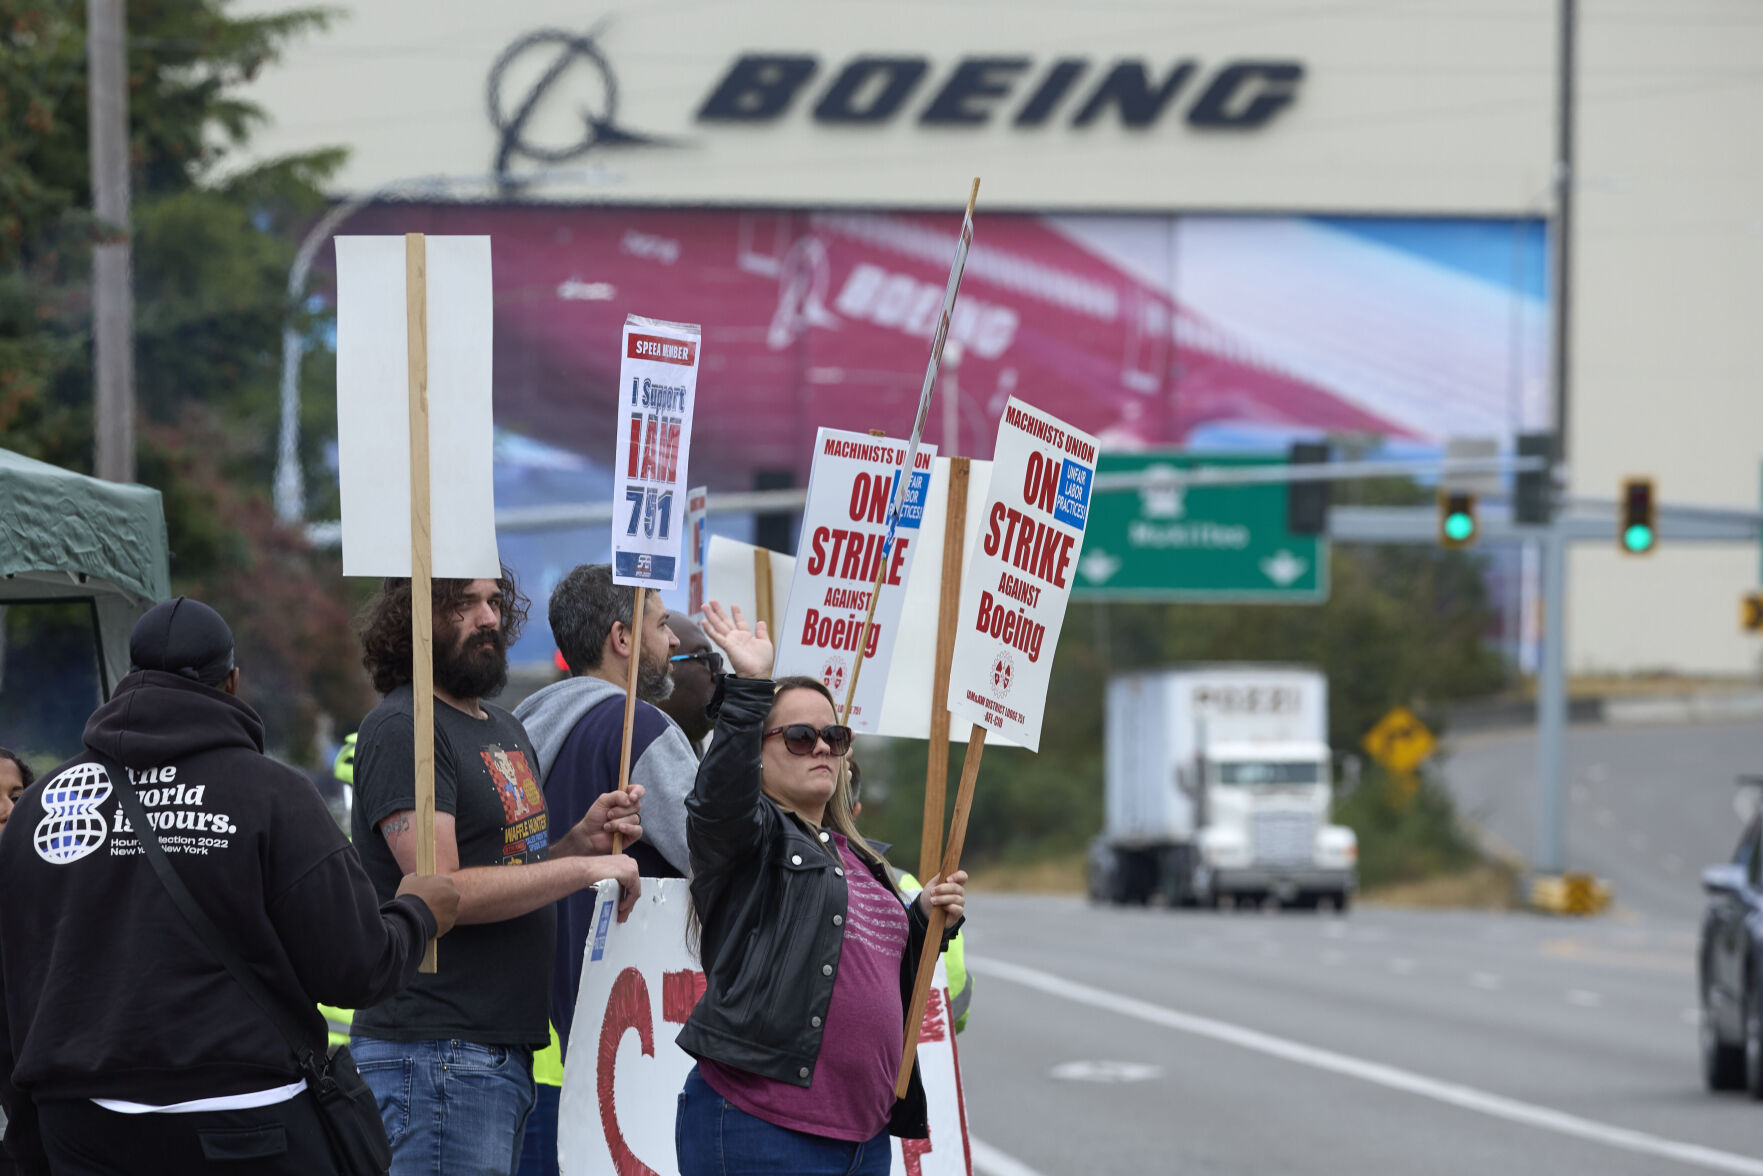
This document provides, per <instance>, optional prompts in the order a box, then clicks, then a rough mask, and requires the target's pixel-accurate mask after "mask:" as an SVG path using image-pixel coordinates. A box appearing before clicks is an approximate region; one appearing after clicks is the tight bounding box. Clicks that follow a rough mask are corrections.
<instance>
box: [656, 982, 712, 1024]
mask: <svg viewBox="0 0 1763 1176" xmlns="http://www.w3.org/2000/svg"><path fill="white" fill-rule="evenodd" d="M703 998H704V973H702V972H692V971H683V972H665V973H663V974H662V976H661V1019H662V1020H663V1021H666V1022H667V1023H668V1024H670V1025H684V1024H685V1023H686V1018H688V1017H690V1016H691V1015H692V1010H693V1009H695V1008H697V1007H698V1002H699V1001H700V1000H702V999H703Z"/></svg>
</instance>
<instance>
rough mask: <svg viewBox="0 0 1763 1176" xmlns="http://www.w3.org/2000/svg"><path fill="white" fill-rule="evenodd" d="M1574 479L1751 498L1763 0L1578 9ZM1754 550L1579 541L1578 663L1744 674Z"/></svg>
mask: <svg viewBox="0 0 1763 1176" xmlns="http://www.w3.org/2000/svg"><path fill="white" fill-rule="evenodd" d="M1581 10H1582V12H1583V14H1584V16H1583V27H1582V30H1581V53H1582V74H1581V77H1582V81H1581V84H1580V118H1579V130H1580V183H1579V206H1578V209H1577V214H1578V225H1577V232H1576V234H1575V237H1576V240H1575V257H1574V267H1573V273H1574V290H1573V300H1574V307H1573V313H1574V330H1573V342H1574V346H1573V349H1572V362H1573V375H1572V383H1571V386H1572V389H1573V407H1572V408H1571V410H1570V413H1569V437H1570V455H1569V456H1570V461H1571V464H1572V489H1573V492H1574V493H1575V494H1581V495H1591V496H1598V497H1610V496H1612V495H1614V494H1615V493H1616V491H1617V487H1618V483H1619V481H1620V480H1621V479H1622V478H1623V477H1624V476H1627V475H1631V474H1651V475H1653V476H1654V477H1656V478H1657V485H1658V494H1659V496H1660V497H1661V498H1662V499H1663V500H1664V501H1666V502H1668V503H1688V504H1695V505H1703V504H1706V505H1718V506H1737V507H1749V508H1755V507H1756V506H1757V505H1758V496H1759V461H1760V460H1763V7H1759V6H1758V5H1756V4H1754V3H1750V2H1748V0H1673V2H1672V3H1670V4H1652V3H1641V2H1639V0H1589V2H1587V3H1582V5H1581ZM1758 571H1759V569H1758V553H1757V550H1756V548H1754V547H1750V546H1744V547H1739V546H1713V545H1694V546H1693V545H1690V544H1687V543H1681V542H1674V541H1673V540H1672V537H1671V529H1670V527H1669V525H1666V526H1663V527H1662V528H1661V538H1660V546H1659V549H1658V552H1657V553H1656V554H1655V555H1653V556H1650V557H1645V558H1640V557H1631V556H1623V555H1622V554H1620V553H1619V552H1618V551H1617V550H1616V544H1615V538H1614V536H1612V537H1611V541H1610V543H1609V544H1608V545H1607V546H1597V547H1585V546H1582V547H1581V548H1580V550H1577V551H1575V552H1574V555H1573V559H1572V562H1571V565H1570V573H1569V575H1570V584H1571V588H1570V592H1571V595H1570V597H1569V616H1570V621H1569V626H1568V640H1569V645H1568V649H1569V659H1570V664H1571V666H1572V668H1573V670H1574V671H1575V672H1632V671H1644V670H1652V669H1671V670H1675V671H1679V672H1688V673H1717V674H1745V673H1755V672H1756V671H1757V669H1758V657H1759V653H1760V652H1763V646H1760V645H1759V642H1758V640H1757V639H1756V638H1753V637H1746V636H1743V635H1742V634H1741V633H1740V632H1739V628H1738V599H1739V596H1740V594H1741V593H1742V592H1744V591H1745V590H1746V589H1747V588H1752V587H1755V586H1756V585H1757V583H1758Z"/></svg>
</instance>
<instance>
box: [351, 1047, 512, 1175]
mask: <svg viewBox="0 0 1763 1176" xmlns="http://www.w3.org/2000/svg"><path fill="white" fill-rule="evenodd" d="M349 1050H350V1052H351V1053H353V1054H354V1055H355V1064H356V1066H358V1067H360V1069H361V1076H362V1077H363V1078H365V1079H366V1080H367V1084H368V1085H369V1086H370V1087H372V1088H373V1095H374V1098H376V1099H377V1100H378V1101H379V1104H380V1118H381V1119H383V1120H385V1124H386V1135H387V1137H388V1138H389V1139H390V1140H391V1141H392V1169H391V1176H510V1174H511V1173H513V1172H514V1170H515V1169H516V1168H517V1167H519V1165H520V1144H521V1133H522V1131H523V1129H524V1128H525V1125H526V1117H527V1114H528V1113H529V1112H530V1111H531V1110H532V1109H533V1051H532V1050H530V1049H525V1048H523V1047H521V1046H507V1045H478V1044H476V1043H474V1042H470V1041H382V1040H380V1039H378V1038H374V1037H352V1038H350V1039H349Z"/></svg>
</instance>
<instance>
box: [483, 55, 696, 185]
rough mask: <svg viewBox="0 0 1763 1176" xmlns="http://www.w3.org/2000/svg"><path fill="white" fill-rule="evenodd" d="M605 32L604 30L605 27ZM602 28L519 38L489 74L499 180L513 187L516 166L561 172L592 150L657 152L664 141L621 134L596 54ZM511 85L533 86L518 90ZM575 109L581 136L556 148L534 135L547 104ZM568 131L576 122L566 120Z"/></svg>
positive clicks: (612, 83)
mask: <svg viewBox="0 0 1763 1176" xmlns="http://www.w3.org/2000/svg"><path fill="white" fill-rule="evenodd" d="M602 27H603V26H602ZM602 27H596V28H594V29H592V30H590V31H588V32H586V33H572V32H569V31H567V30H564V29H540V30H539V31H537V32H532V33H527V34H526V35H525V36H523V37H520V38H519V39H518V40H516V41H515V42H514V43H513V44H511V45H509V46H508V48H506V49H504V50H503V51H502V55H501V56H500V57H498V58H497V59H496V63H495V64H494V65H492V66H491V67H490V77H489V84H488V87H487V89H488V95H487V97H488V101H489V108H490V123H491V125H493V126H494V127H495V128H496V137H497V145H496V164H495V172H496V176H497V177H498V178H499V179H500V180H501V182H502V183H503V184H517V183H519V182H520V180H519V177H518V176H517V175H516V174H515V173H514V170H513V169H514V165H515V161H516V160H518V159H526V160H529V161H531V162H534V163H539V164H552V165H554V164H561V163H568V162H571V161H572V160H576V159H580V158H581V157H582V156H584V155H586V154H588V152H590V151H592V150H594V149H595V148H596V147H601V146H607V147H659V146H667V145H669V144H668V141H667V140H665V139H662V138H660V137H658V136H655V135H648V134H644V133H643V132H641V131H633V130H631V129H629V128H627V127H624V126H621V125H620V124H619V121H618V78H617V77H616V76H615V75H614V74H613V72H612V65H611V63H609V62H608V61H607V60H606V55H605V54H603V53H601V52H600V45H599V41H598V38H599V35H600V33H601V31H602ZM513 78H530V79H531V80H530V81H527V83H526V84H525V85H522V86H516V85H514V84H513V82H512V79H513ZM555 102H564V103H573V105H574V107H575V114H576V117H577V118H578V119H579V125H580V130H579V131H572V133H571V134H570V135H568V136H567V137H565V138H563V139H562V140H560V141H547V140H545V139H544V138H542V137H541V136H539V135H538V134H536V133H535V129H534V123H535V121H536V120H537V116H538V114H539V112H540V110H541V109H542V108H543V107H544V106H545V105H546V104H548V103H555ZM571 121H572V123H573V122H574V120H571Z"/></svg>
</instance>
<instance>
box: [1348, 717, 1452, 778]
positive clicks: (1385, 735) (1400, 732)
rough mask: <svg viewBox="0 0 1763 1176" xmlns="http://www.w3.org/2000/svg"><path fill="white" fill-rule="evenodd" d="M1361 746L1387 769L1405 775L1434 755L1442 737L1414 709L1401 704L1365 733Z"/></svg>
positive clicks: (1360, 742)
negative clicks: (1422, 720)
mask: <svg viewBox="0 0 1763 1176" xmlns="http://www.w3.org/2000/svg"><path fill="white" fill-rule="evenodd" d="M1359 746H1361V747H1363V748H1364V749H1365V753H1366V754H1367V755H1369V756H1370V757H1371V758H1372V759H1374V760H1376V761H1377V762H1378V763H1380V764H1382V765H1383V766H1384V768H1385V769H1387V770H1388V771H1391V772H1395V773H1396V774H1398V775H1401V774H1404V773H1407V772H1412V771H1413V770H1414V769H1415V768H1418V767H1419V766H1420V765H1421V764H1423V763H1425V762H1426V761H1427V760H1429V759H1431V758H1432V753H1433V752H1434V751H1436V750H1438V740H1437V739H1435V738H1433V733H1432V732H1431V731H1430V730H1428V729H1427V726H1426V724H1425V723H1423V722H1421V721H1420V720H1419V719H1418V718H1417V717H1415V714H1414V712H1413V711H1411V710H1409V709H1408V708H1407V707H1405V706H1397V707H1391V708H1390V712H1389V713H1388V714H1386V715H1385V716H1384V717H1383V718H1381V719H1379V720H1378V721H1377V725H1376V726H1374V727H1373V728H1371V730H1369V731H1367V732H1366V733H1365V738H1363V739H1361V740H1360V741H1359Z"/></svg>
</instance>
